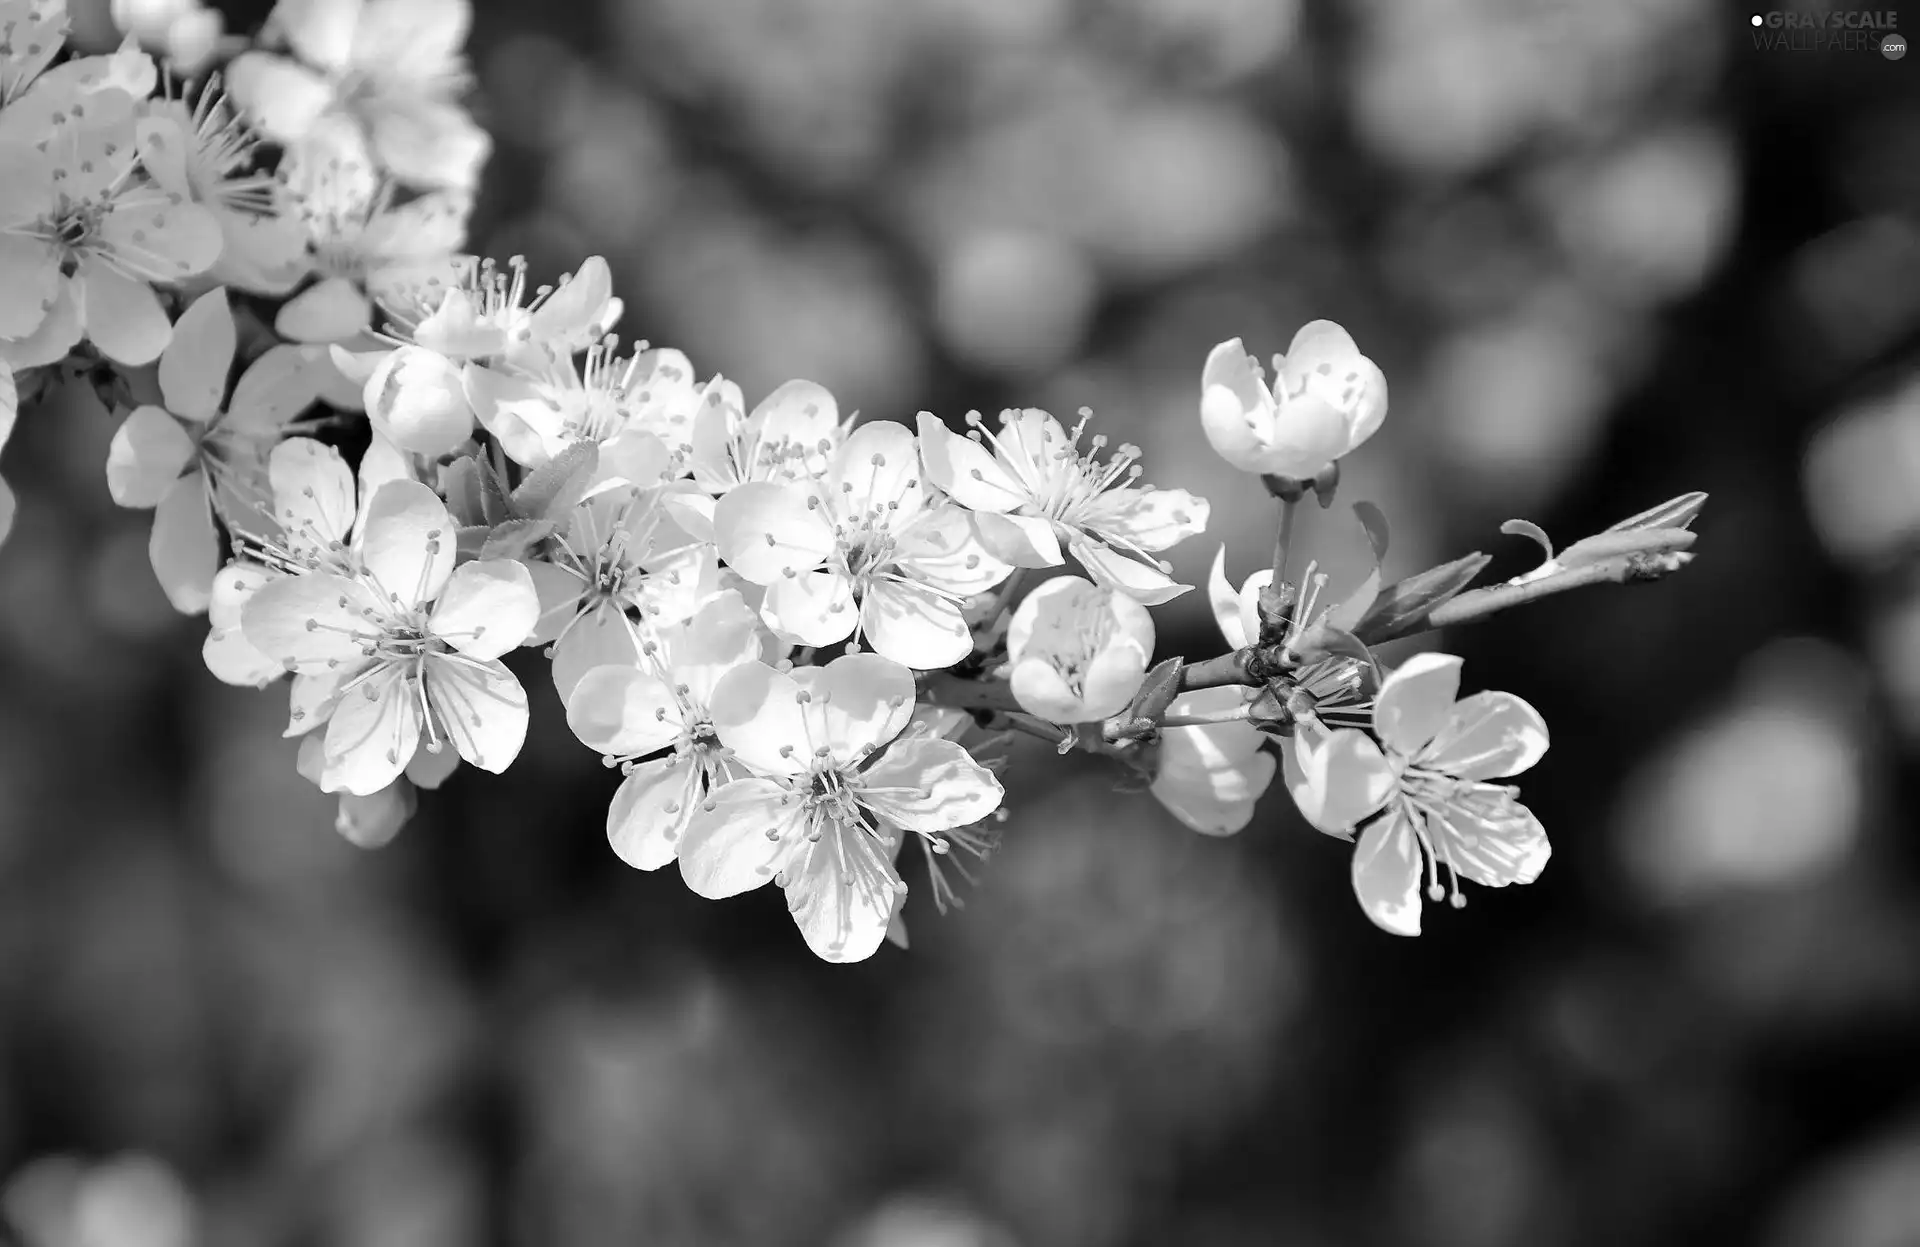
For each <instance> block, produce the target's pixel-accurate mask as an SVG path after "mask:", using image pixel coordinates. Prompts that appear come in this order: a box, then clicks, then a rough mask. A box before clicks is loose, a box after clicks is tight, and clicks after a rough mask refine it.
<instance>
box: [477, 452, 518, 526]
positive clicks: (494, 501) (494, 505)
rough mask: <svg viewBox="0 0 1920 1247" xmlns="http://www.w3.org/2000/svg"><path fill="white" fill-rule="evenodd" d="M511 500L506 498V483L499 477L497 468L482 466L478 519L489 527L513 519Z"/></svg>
mask: <svg viewBox="0 0 1920 1247" xmlns="http://www.w3.org/2000/svg"><path fill="white" fill-rule="evenodd" d="M513 518H514V514H513V499H512V498H511V497H509V496H508V493H507V482H506V481H505V480H504V479H503V478H502V477H501V475H500V470H499V469H498V468H494V467H490V466H486V465H482V467H481V469H480V519H481V521H482V522H484V523H485V524H487V525H488V526H489V527H491V526H492V525H494V524H504V523H506V522H507V521H508V520H510V519H513Z"/></svg>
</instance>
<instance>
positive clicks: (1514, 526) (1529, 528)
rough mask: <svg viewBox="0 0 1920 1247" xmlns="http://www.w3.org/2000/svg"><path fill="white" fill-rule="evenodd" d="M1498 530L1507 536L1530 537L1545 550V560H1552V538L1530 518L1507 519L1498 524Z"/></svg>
mask: <svg viewBox="0 0 1920 1247" xmlns="http://www.w3.org/2000/svg"><path fill="white" fill-rule="evenodd" d="M1500 531H1501V532H1503V533H1505V534H1506V535H1507V536H1509V537H1531V538H1533V539H1534V540H1535V541H1536V542H1538V543H1539V544H1540V548H1541V549H1542V550H1544V551H1546V555H1547V562H1549V563H1551V562H1553V539H1552V538H1551V537H1548V536H1547V530H1546V529H1544V528H1542V527H1540V526H1539V525H1538V524H1536V523H1534V522H1533V521H1532V520H1508V521H1507V522H1506V523H1504V524H1502V525H1501V526H1500Z"/></svg>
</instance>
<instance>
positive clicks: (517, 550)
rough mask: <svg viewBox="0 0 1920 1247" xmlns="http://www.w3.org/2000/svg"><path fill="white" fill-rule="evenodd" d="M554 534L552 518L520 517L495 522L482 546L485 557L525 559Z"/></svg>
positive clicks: (481, 549) (481, 554)
mask: <svg viewBox="0 0 1920 1247" xmlns="http://www.w3.org/2000/svg"><path fill="white" fill-rule="evenodd" d="M552 535H553V521H552V520H536V519H520V520H508V521H506V522H505V523H503V524H495V525H494V526H493V530H492V531H491V532H489V533H488V534H487V540H486V544H484V545H482V546H481V547H480V557H481V558H483V559H523V558H525V557H527V555H529V554H531V553H532V552H533V548H534V547H535V546H537V545H539V544H540V543H541V542H542V541H545V540H546V539H547V538H548V537H550V536H552Z"/></svg>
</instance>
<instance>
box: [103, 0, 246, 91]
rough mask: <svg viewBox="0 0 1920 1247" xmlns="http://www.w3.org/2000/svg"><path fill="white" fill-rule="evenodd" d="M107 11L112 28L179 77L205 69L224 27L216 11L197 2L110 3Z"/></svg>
mask: <svg viewBox="0 0 1920 1247" xmlns="http://www.w3.org/2000/svg"><path fill="white" fill-rule="evenodd" d="M108 11H109V12H110V13H111V14H112V15H113V24H114V25H115V26H118V27H119V28H120V29H121V30H122V31H124V32H126V34H127V35H128V37H130V38H131V39H133V40H134V41H135V42H136V43H138V44H139V45H140V46H141V47H142V48H145V49H146V50H147V51H149V52H152V53H154V54H156V55H158V56H159V57H160V58H161V59H162V60H164V61H166V63H167V67H168V68H169V69H171V70H172V71H173V72H174V73H175V74H178V75H179V76H180V77H182V78H191V77H194V76H196V75H197V74H199V73H200V71H201V70H202V69H204V68H206V66H207V63H208V62H209V61H211V60H212V59H213V57H214V55H215V53H216V52H218V50H219V47H220V35H221V33H222V31H224V30H225V28H226V22H225V19H224V18H222V17H221V15H220V11H219V10H218V9H209V8H207V7H206V5H205V4H203V3H202V2H201V0H113V3H112V4H111V5H110V6H109V8H108Z"/></svg>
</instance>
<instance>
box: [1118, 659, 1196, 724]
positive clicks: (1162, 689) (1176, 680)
mask: <svg viewBox="0 0 1920 1247" xmlns="http://www.w3.org/2000/svg"><path fill="white" fill-rule="evenodd" d="M1185 665H1186V662H1185V660H1184V659H1181V658H1169V659H1167V660H1166V661H1165V662H1161V663H1156V664H1155V665H1154V668H1153V670H1151V671H1149V672H1147V678H1146V679H1144V680H1142V681H1141V682H1140V691H1139V692H1137V693H1135V694H1134V695H1133V705H1132V706H1130V707H1129V708H1128V710H1127V717H1128V718H1129V719H1146V720H1148V721H1149V722H1153V723H1158V722H1159V721H1160V719H1161V716H1163V715H1165V714H1166V713H1167V707H1168V706H1170V705H1172V704H1173V699H1174V698H1175V697H1177V696H1178V695H1179V693H1180V671H1181V668H1182V667H1184V666H1185Z"/></svg>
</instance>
